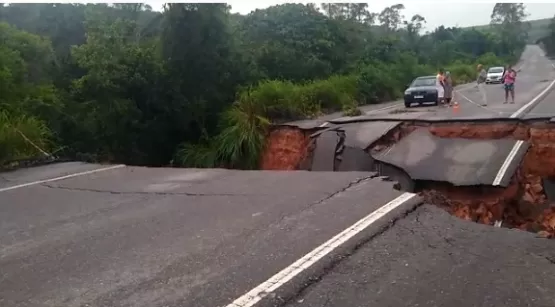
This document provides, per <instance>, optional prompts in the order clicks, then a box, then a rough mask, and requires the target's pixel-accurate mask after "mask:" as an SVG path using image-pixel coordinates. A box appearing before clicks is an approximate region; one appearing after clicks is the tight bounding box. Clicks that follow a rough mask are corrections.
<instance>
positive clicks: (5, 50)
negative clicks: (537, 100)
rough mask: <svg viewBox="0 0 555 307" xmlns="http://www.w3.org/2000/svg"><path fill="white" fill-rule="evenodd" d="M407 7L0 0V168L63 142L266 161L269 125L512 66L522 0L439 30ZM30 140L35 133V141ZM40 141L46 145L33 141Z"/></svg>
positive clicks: (93, 152) (182, 157) (171, 155)
mask: <svg viewBox="0 0 555 307" xmlns="http://www.w3.org/2000/svg"><path fill="white" fill-rule="evenodd" d="M403 9H404V7H403V5H402V4H397V5H393V6H391V7H388V8H386V9H384V10H383V11H382V12H371V7H370V8H369V7H368V4H365V3H361V4H357V3H350V4H341V3H334V4H321V5H319V4H308V5H303V4H283V5H278V6H273V7H270V8H267V9H264V10H256V11H254V12H252V13H250V14H248V15H246V16H244V15H239V14H231V13H230V7H229V6H227V5H225V4H166V5H165V6H164V9H163V11H162V12H156V11H153V10H152V8H151V7H149V6H148V5H143V4H113V5H106V4H10V5H5V6H0V38H1V40H2V44H0V93H2V94H1V95H0V105H1V109H0V110H1V113H0V164H4V163H6V162H8V161H13V160H18V159H25V158H28V157H33V156H40V155H42V154H43V153H42V150H44V151H46V152H56V155H58V156H64V157H67V158H72V159H79V160H87V161H110V162H118V163H127V164H136V165H153V166H156V165H167V164H169V163H173V164H174V165H178V166H196V167H215V166H218V167H234V168H243V169H252V168H256V167H257V166H258V158H259V156H260V151H261V150H262V149H263V148H264V140H265V136H266V132H267V129H268V127H269V126H270V125H271V124H272V123H282V122H287V121H292V120H297V119H305V118H310V117H315V116H318V115H321V114H325V113H330V112H335V111H341V112H344V114H346V115H357V114H360V111H359V110H358V106H360V105H363V104H374V103H380V102H383V101H390V100H393V99H396V98H399V97H401V95H402V93H403V90H404V88H405V86H406V85H407V84H408V83H409V82H410V81H411V80H412V79H413V78H414V77H416V76H420V75H431V74H435V73H436V72H437V70H438V69H439V68H444V69H446V70H449V71H450V72H451V73H452V76H453V79H454V81H455V82H456V83H465V82H469V81H472V80H474V78H475V75H476V64H477V63H482V64H484V65H486V66H491V65H504V64H507V63H511V62H515V61H516V60H517V59H518V58H519V56H520V54H521V52H522V50H523V48H524V46H525V42H526V40H527V35H526V34H527V32H526V27H525V24H524V23H523V20H524V18H525V16H526V14H525V12H524V10H525V8H524V6H523V5H522V4H520V3H516V4H515V3H512V4H511V3H507V4H496V5H495V8H494V11H493V12H492V16H493V17H492V26H491V27H488V28H485V29H474V28H466V29H462V28H445V27H439V28H437V29H433V30H431V31H428V32H426V33H424V31H423V28H424V27H425V25H426V20H425V18H424V17H423V16H419V15H415V16H403ZM31 143H32V144H31ZM33 144H34V145H33Z"/></svg>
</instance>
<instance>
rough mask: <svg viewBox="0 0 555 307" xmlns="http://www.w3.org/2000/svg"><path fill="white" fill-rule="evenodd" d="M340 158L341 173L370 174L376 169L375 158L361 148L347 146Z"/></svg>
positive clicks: (339, 168) (339, 169)
mask: <svg viewBox="0 0 555 307" xmlns="http://www.w3.org/2000/svg"><path fill="white" fill-rule="evenodd" d="M340 157H341V158H340V159H341V162H339V167H338V171H339V172H356V171H359V172H369V171H372V170H373V169H374V158H372V156H370V154H368V153H367V152H365V151H364V150H362V149H361V148H357V147H350V146H345V149H344V150H343V152H342V153H341V155H340Z"/></svg>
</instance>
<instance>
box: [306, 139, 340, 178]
mask: <svg viewBox="0 0 555 307" xmlns="http://www.w3.org/2000/svg"><path fill="white" fill-rule="evenodd" d="M340 140H341V138H340V136H339V135H338V134H337V132H335V131H326V132H323V133H322V134H320V136H318V138H317V139H316V148H315V149H314V155H313V157H312V167H311V170H312V171H315V172H333V171H334V165H335V150H336V149H337V145H338V144H339V142H340Z"/></svg>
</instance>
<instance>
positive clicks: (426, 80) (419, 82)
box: [411, 78, 436, 87]
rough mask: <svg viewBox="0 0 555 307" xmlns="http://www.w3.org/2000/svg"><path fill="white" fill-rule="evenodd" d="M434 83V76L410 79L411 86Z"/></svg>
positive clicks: (431, 84)
mask: <svg viewBox="0 0 555 307" xmlns="http://www.w3.org/2000/svg"><path fill="white" fill-rule="evenodd" d="M434 85H436V78H422V79H420V78H418V79H414V81H412V84H411V86H413V87H418V86H434Z"/></svg>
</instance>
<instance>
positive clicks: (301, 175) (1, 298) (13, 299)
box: [0, 164, 402, 307]
mask: <svg viewBox="0 0 555 307" xmlns="http://www.w3.org/2000/svg"><path fill="white" fill-rule="evenodd" d="M75 166H76V165H72V164H70V165H68V164H58V165H49V166H45V167H38V168H31V169H27V170H25V171H24V172H20V173H6V174H7V175H9V176H10V178H11V179H12V181H13V182H16V183H18V184H20V183H25V182H29V179H32V180H44V179H47V178H51V177H48V176H47V177H45V176H44V174H46V173H48V174H50V175H53V174H56V175H65V174H66V173H67V169H68V168H75ZM80 167H83V166H82V165H81V166H80ZM94 167H97V168H98V167H100V166H94V165H88V166H87V168H89V169H90V168H94ZM33 170H35V172H36V173H34V174H33ZM18 174H19V175H18ZM18 176H20V177H18ZM394 184H395V183H394V182H389V181H384V180H382V179H381V178H378V177H376V175H375V174H373V173H363V172H349V173H332V172H329V173H328V172H319V173H315V172H260V171H252V172H250V171H245V172H242V171H232V170H223V169H207V170H204V169H167V168H166V169H165V168H141V167H124V168H119V169H113V170H107V171H103V172H98V173H94V174H88V175H83V176H78V177H73V178H69V179H65V180H60V181H52V182H46V183H41V184H36V185H32V186H27V187H23V188H19V189H14V190H7V191H4V192H1V193H0V204H1V205H0V305H1V306H10V307H12V306H14V307H16V306H17V307H19V306H33V307H43V306H44V307H46V306H68V307H69V306H145V307H146V306H148V307H153V306H154V307H155V306H203V307H205V306H225V304H229V303H230V302H231V301H233V300H234V299H235V298H237V297H239V296H241V295H242V294H244V293H245V292H247V291H248V290H250V289H251V288H253V287H256V286H257V285H258V284H260V283H261V282H263V281H264V280H266V279H267V278H268V277H270V276H272V275H273V274H275V273H277V272H278V271H280V270H281V269H283V268H284V267H286V266H288V265H290V264H291V263H293V262H294V261H296V260H297V259H298V258H300V257H302V256H303V255H305V254H306V253H308V252H310V251H311V250H312V249H314V248H315V247H316V246H318V245H320V244H322V243H323V242H325V241H327V240H328V239H329V238H331V237H333V236H334V235H336V234H337V233H339V232H341V231H343V230H344V229H345V228H347V227H349V226H351V225H352V224H353V223H355V222H357V221H358V220H359V219H360V218H362V217H364V216H366V215H368V214H370V213H371V212H373V211H374V210H376V209H377V208H379V207H381V206H383V205H384V204H385V203H387V202H389V201H391V200H392V199H394V198H396V197H398V196H399V195H401V194H402V192H400V191H397V190H394V189H393V185H394Z"/></svg>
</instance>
